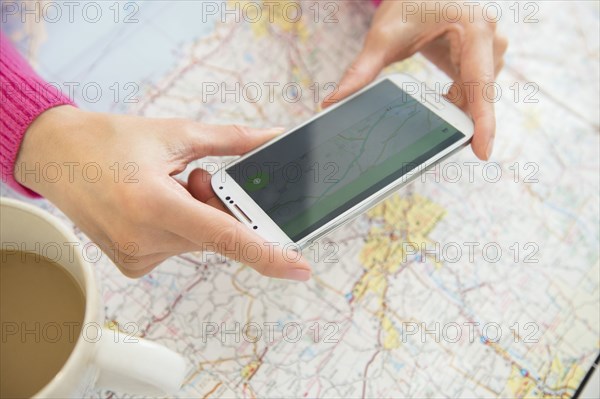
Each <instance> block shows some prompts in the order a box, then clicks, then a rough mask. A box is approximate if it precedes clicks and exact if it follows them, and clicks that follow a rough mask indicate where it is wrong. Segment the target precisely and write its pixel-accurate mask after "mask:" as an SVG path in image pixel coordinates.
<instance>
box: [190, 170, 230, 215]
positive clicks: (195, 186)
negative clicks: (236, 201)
mask: <svg viewBox="0 0 600 399" xmlns="http://www.w3.org/2000/svg"><path fill="white" fill-rule="evenodd" d="M211 178H212V176H211V174H210V173H208V172H207V171H206V170H204V169H201V168H197V169H194V170H192V172H191V173H190V176H189V177H188V190H189V192H190V194H192V197H194V198H196V199H197V200H198V201H201V202H204V203H206V204H208V205H210V206H212V207H213V208H216V209H218V210H220V211H222V212H227V213H230V212H229V210H228V209H227V208H226V207H225V206H224V205H223V203H222V202H221V200H220V199H219V198H218V197H217V196H216V195H215V192H214V191H213V189H212V186H211V184H210V180H211Z"/></svg>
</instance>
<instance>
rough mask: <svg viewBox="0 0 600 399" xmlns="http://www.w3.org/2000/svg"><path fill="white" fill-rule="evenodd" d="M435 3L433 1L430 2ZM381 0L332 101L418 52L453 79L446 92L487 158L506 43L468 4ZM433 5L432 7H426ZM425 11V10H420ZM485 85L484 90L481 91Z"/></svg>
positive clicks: (329, 101) (477, 152) (476, 147)
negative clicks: (464, 112) (470, 123)
mask: <svg viewBox="0 0 600 399" xmlns="http://www.w3.org/2000/svg"><path fill="white" fill-rule="evenodd" d="M436 3H437V6H436ZM448 3H449V2H444V1H437V2H435V3H434V2H413V1H399V0H385V1H384V2H383V3H382V4H381V6H380V7H379V9H378V10H377V12H376V13H375V16H374V18H373V22H372V26H371V29H370V30H369V33H368V34H367V37H366V39H365V43H364V47H363V49H362V51H361V53H360V54H359V55H358V57H357V58H356V60H355V61H354V62H353V64H352V65H351V66H350V68H349V69H348V70H347V71H346V74H345V75H344V77H343V78H342V80H341V82H340V86H339V90H338V91H337V92H336V93H333V94H332V95H331V96H329V97H328V98H326V99H325V101H324V102H323V105H324V106H328V105H330V104H332V103H335V102H337V101H339V100H341V99H343V98H345V97H347V96H349V95H350V94H352V93H354V92H356V91H358V90H359V89H361V88H362V87H364V86H366V85H367V84H369V83H370V82H371V81H373V80H374V79H375V78H376V77H377V75H379V73H380V72H381V70H382V69H383V68H384V67H386V66H387V65H389V64H391V63H394V62H397V61H401V60H403V59H405V58H407V57H410V56H411V55H413V54H415V53H416V52H418V51H420V52H421V53H422V54H423V55H424V56H425V57H427V58H428V59H429V60H430V61H431V62H433V63H434V64H435V65H437V66H438V67H439V68H440V69H441V70H442V71H444V72H445V73H446V74H447V75H448V76H449V77H450V78H451V79H452V80H454V83H453V85H452V86H451V88H450V90H449V92H448V94H447V95H446V97H447V98H448V99H449V100H450V101H452V102H454V103H455V104H457V105H458V106H459V107H461V108H463V109H466V110H467V111H468V112H469V113H470V114H471V117H472V118H473V120H474V122H475V134H474V137H473V142H472V147H473V151H474V152H475V155H477V156H478V157H479V158H480V159H482V160H487V159H489V157H490V155H491V153H492V148H493V143H494V136H495V131H496V118H495V114H494V104H493V102H491V101H490V100H489V99H493V98H494V94H492V92H493V86H491V85H492V83H493V82H494V79H495V77H496V76H497V74H498V72H499V71H500V70H501V69H502V66H503V58H502V57H503V55H504V52H505V51H506V48H507V45H508V42H507V40H506V39H505V38H504V37H502V36H499V35H498V34H497V33H496V25H495V23H494V22H488V21H486V19H487V20H491V18H489V17H487V16H485V18H484V14H483V13H482V12H483V10H482V8H481V6H478V5H475V4H473V3H461V2H450V3H452V4H451V6H450V5H449V6H448V7H445V5H446V4H448ZM435 7H437V10H438V12H437V13H436V12H432V11H431V10H434V8H435ZM425 11H428V12H425ZM486 89H487V90H486Z"/></svg>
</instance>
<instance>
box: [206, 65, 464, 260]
mask: <svg viewBox="0 0 600 399" xmlns="http://www.w3.org/2000/svg"><path fill="white" fill-rule="evenodd" d="M472 136H473V123H472V122H471V119H470V118H469V117H468V116H467V115H465V114H464V113H463V112H462V111H461V110H460V109H459V108H457V107H456V106H454V105H453V104H452V103H450V102H448V101H447V100H446V99H445V98H443V96H441V95H438V94H435V93H433V92H432V91H430V90H429V89H427V87H426V86H425V85H424V84H423V83H421V82H419V81H417V80H415V79H413V78H411V77H409V76H406V75H400V74H394V75H390V76H387V77H384V78H382V79H380V80H378V81H376V82H374V83H372V84H370V85H369V86H367V87H365V88H364V89H362V90H360V91H359V92H357V93H355V94H354V95H352V96H350V97H349V98H347V99H345V100H343V101H341V102H339V103H337V104H335V105H333V106H331V107H330V108H328V109H327V110H325V111H323V112H321V113H319V114H318V115H316V116H315V117H314V118H312V119H310V120H308V121H307V122H305V123H303V124H302V125H300V126H298V127H296V128H295V129H293V130H291V131H289V132H287V133H285V134H282V135H281V136H279V137H277V138H275V139H274V140H271V141H270V142H268V143H266V144H264V145H262V146H261V147H259V148H257V149H255V150H253V151H251V152H249V153H248V154H246V155H244V156H242V157H240V158H239V159H237V160H236V161H235V162H233V163H231V164H229V165H227V166H226V167H224V168H222V169H220V170H219V171H217V172H216V173H215V174H214V175H213V176H212V178H211V185H212V187H213V189H214V191H215V193H216V194H217V196H218V197H219V198H220V199H221V201H223V203H224V204H225V205H226V206H227V208H228V209H229V210H230V211H231V213H232V214H233V215H234V216H235V217H236V218H237V219H239V220H240V221H241V222H242V223H244V224H245V225H247V226H248V227H249V228H250V229H253V230H254V231H256V233H258V234H259V235H261V236H262V237H263V238H264V239H265V240H267V241H269V242H272V243H277V244H279V245H288V244H295V245H297V246H299V247H300V248H302V247H305V246H307V245H309V244H310V243H311V242H312V241H314V240H316V239H317V238H319V237H321V236H322V235H324V234H326V233H328V232H330V231H332V230H333V229H334V228H336V227H339V226H340V225H342V224H343V223H345V222H347V221H349V220H351V219H352V218H354V217H356V216H358V215H360V214H361V213H362V212H364V211H366V210H367V209H369V208H371V207H373V206H374V205H376V204H377V203H378V202H380V201H382V200H383V199H385V198H386V197H387V196H389V195H390V194H392V193H393V192H395V191H396V190H398V189H399V188H400V187H402V186H404V185H406V184H408V183H409V182H410V181H411V180H412V179H414V178H415V177H417V176H419V175H420V174H422V173H423V172H424V171H425V170H426V169H427V168H429V167H431V166H433V165H434V164H436V163H437V162H440V161H441V160H442V159H444V158H446V157H448V156H450V155H451V154H453V153H454V152H456V151H458V150H459V149H461V148H463V147H465V146H466V145H468V144H469V142H470V140H471V137H472Z"/></svg>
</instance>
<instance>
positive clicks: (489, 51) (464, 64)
mask: <svg viewBox="0 0 600 399" xmlns="http://www.w3.org/2000/svg"><path fill="white" fill-rule="evenodd" d="M460 65H461V78H462V81H463V82H465V83H463V86H464V85H465V84H467V83H468V84H472V85H473V86H472V87H465V90H463V92H464V94H465V98H466V101H467V106H468V109H469V112H470V114H471V117H472V118H473V122H474V124H475V133H474V135H473V141H472V143H471V146H472V148H473V152H474V153H475V155H477V157H478V158H479V159H482V160H488V159H489V158H490V156H491V154H492V150H493V146H494V136H495V134H496V116H495V112H494V104H493V102H492V101H491V99H493V98H494V95H493V93H492V92H493V86H492V83H493V82H494V66H495V61H494V52H493V36H492V34H491V33H487V32H486V33H482V32H476V33H474V34H472V35H470V38H469V40H466V42H465V48H464V51H463V54H462V57H461V63H460Z"/></svg>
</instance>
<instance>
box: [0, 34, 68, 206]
mask: <svg viewBox="0 0 600 399" xmlns="http://www.w3.org/2000/svg"><path fill="white" fill-rule="evenodd" d="M65 104H70V105H74V104H73V102H72V101H71V100H69V98H67V97H66V96H64V95H63V94H62V93H61V92H60V90H58V89H57V88H56V87H54V86H52V85H50V84H48V83H46V82H45V81H44V80H43V79H42V78H40V77H39V76H38V75H37V74H36V73H35V72H34V71H33V69H32V68H31V66H29V64H28V63H27V61H25V60H24V59H23V58H22V57H21V55H20V54H19V53H18V52H17V50H16V49H15V48H14V47H13V46H12V44H11V43H10V41H9V40H8V39H7V38H6V37H5V34H4V32H2V31H0V173H1V175H2V181H4V182H6V183H7V184H8V185H9V186H10V187H12V188H13V189H14V190H15V191H17V192H19V193H21V194H23V195H25V196H28V197H34V198H35V197H39V195H38V194H37V193H34V192H33V191H31V190H29V189H27V188H26V187H23V186H22V185H20V184H19V183H18V182H17V181H16V180H15V178H14V167H15V160H16V158H17V154H18V153H19V147H20V145H21V141H22V140H23V137H24V136H25V132H26V131H27V128H28V127H29V125H31V123H32V122H33V121H34V120H35V118H37V117H38V116H39V115H40V114H42V112H44V111H46V110H47V109H49V108H52V107H56V106H58V105H65Z"/></svg>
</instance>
